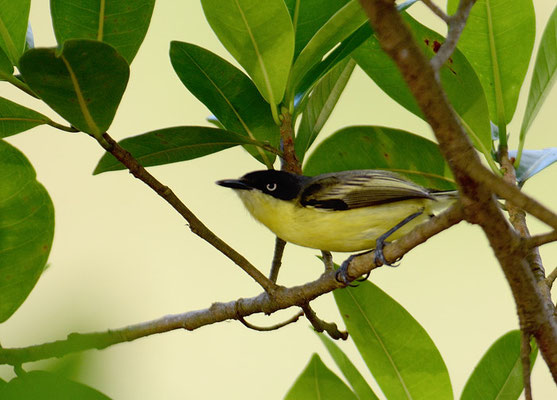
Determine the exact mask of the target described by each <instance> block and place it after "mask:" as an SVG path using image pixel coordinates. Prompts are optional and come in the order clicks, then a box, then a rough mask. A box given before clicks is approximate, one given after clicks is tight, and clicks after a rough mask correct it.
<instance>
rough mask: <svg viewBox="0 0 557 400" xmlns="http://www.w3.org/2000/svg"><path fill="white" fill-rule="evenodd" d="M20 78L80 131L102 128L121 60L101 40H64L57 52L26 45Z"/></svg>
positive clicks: (119, 87)
mask: <svg viewBox="0 0 557 400" xmlns="http://www.w3.org/2000/svg"><path fill="white" fill-rule="evenodd" d="M20 70H21V74H22V75H23V78H24V79H25V82H26V83H27V84H28V85H29V86H30V87H31V89H33V91H34V92H35V93H37V94H38V95H39V96H40V97H41V99H42V100H44V101H45V103H47V104H48V105H49V106H50V107H52V108H53V109H54V111H56V112H57V113H58V114H60V115H61V116H62V117H63V118H65V119H66V120H67V121H68V122H70V123H71V124H72V125H73V126H75V127H76V128H78V129H79V130H81V131H83V132H87V133H90V134H92V135H94V136H100V135H101V134H102V133H104V132H105V131H106V130H107V129H108V127H109V126H110V124H111V123H112V120H113V118H114V115H115V114H116V109H117V108H118V104H119V103H120V100H121V98H122V95H123V94H124V90H125V88H126V85H127V83H128V77H129V67H128V64H127V63H126V61H125V60H124V59H123V58H122V57H121V56H120V55H119V54H118V53H117V52H116V50H114V48H113V47H112V46H110V45H108V44H106V43H102V42H97V41H93V40H68V41H66V42H65V43H64V47H63V48H62V52H59V51H57V50H56V49H54V48H49V49H45V48H42V49H39V48H37V49H32V50H29V51H28V52H26V53H25V54H24V55H23V57H22V58H21V60H20Z"/></svg>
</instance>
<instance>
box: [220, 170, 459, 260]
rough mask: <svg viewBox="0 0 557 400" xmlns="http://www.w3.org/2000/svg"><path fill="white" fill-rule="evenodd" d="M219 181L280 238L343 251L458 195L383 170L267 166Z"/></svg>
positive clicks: (368, 244) (402, 226)
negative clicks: (300, 170)
mask: <svg viewBox="0 0 557 400" xmlns="http://www.w3.org/2000/svg"><path fill="white" fill-rule="evenodd" d="M217 184H219V185H221V186H225V187H229V188H232V189H234V191H235V192H236V193H237V194H238V196H240V199H241V200H242V202H243V203H244V205H245V206H246V208H247V209H248V211H249V212H250V214H251V215H252V216H253V217H254V218H255V219H257V220H258V221H259V222H261V223H262V224H264V225H265V226H266V227H267V228H269V229H270V230H271V231H272V232H273V233H275V235H277V236H278V237H279V238H281V239H283V240H285V241H287V242H291V243H294V244H297V245H300V246H304V247H311V248H314V249H319V250H324V251H339V252H356V251H362V250H370V249H373V248H376V247H377V246H376V242H377V240H378V239H381V236H382V235H384V234H386V233H387V232H389V231H391V232H390V234H389V235H388V239H389V240H390V241H392V240H395V239H397V238H399V237H401V236H403V235H405V234H407V233H408V232H409V231H410V230H412V229H413V228H414V227H415V226H416V225H418V224H420V223H423V222H425V221H426V220H427V219H429V218H430V217H431V216H432V215H433V214H434V213H435V212H437V211H440V210H442V209H444V208H446V207H447V206H448V205H450V203H451V202H453V201H454V200H455V199H456V196H457V193H456V192H454V191H452V192H440V191H435V190H430V189H426V188H423V187H421V186H419V185H417V184H415V183H412V182H410V181H408V180H407V179H405V178H403V177H401V176H400V175H397V174H394V173H392V172H388V171H382V170H353V171H342V172H333V173H328V174H322V175H317V176H314V177H309V176H303V175H295V174H291V173H288V172H284V171H275V170H263V171H255V172H250V173H248V174H246V175H244V176H243V177H241V178H240V179H227V180H221V181H218V182H217ZM384 239H386V237H384V238H383V240H384ZM380 248H382V243H381V247H380ZM376 253H377V251H376ZM380 257H382V254H380ZM380 259H381V258H380ZM382 261H384V259H383V260H382Z"/></svg>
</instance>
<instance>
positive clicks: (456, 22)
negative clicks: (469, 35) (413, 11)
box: [422, 0, 476, 71]
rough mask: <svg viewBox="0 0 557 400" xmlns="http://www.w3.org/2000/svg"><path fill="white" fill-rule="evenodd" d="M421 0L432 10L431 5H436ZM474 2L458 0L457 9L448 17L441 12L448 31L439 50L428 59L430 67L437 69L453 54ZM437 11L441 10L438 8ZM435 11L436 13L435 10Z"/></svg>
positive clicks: (472, 0) (471, 0) (426, 0)
mask: <svg viewBox="0 0 557 400" xmlns="http://www.w3.org/2000/svg"><path fill="white" fill-rule="evenodd" d="M422 1H423V2H424V3H425V4H426V5H428V7H429V8H430V9H431V10H432V11H433V12H435V10H434V8H432V6H434V7H435V8H436V7H437V6H435V5H434V4H432V3H431V2H430V1H428V0H422ZM428 3H430V4H428ZM474 3H476V0H460V3H459V4H458V9H457V11H456V13H455V14H454V15H451V16H450V17H449V16H447V15H446V14H445V13H443V15H444V16H445V17H446V19H445V18H442V19H443V20H444V21H445V22H446V23H447V25H448V26H449V31H448V33H447V38H446V39H445V42H444V43H443V45H442V46H441V47H440V48H439V51H438V52H437V54H435V57H433V58H432V59H431V61H430V63H431V67H432V68H433V70H434V71H439V70H440V69H441V67H442V66H443V65H444V64H445V63H446V62H447V60H448V59H449V57H450V56H451V55H452V54H453V52H454V50H455V48H456V44H457V43H458V39H460V35H461V34H462V31H463V30H464V27H465V26H466V20H467V19H468V15H469V14H470V10H471V9H472V6H473V5H474ZM439 12H442V11H441V10H439ZM435 13H436V14H437V12H435ZM437 15H439V14H437Z"/></svg>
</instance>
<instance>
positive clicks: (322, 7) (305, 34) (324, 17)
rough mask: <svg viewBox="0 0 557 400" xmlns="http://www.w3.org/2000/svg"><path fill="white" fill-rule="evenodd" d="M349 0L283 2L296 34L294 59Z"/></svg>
mask: <svg viewBox="0 0 557 400" xmlns="http://www.w3.org/2000/svg"><path fill="white" fill-rule="evenodd" d="M348 1H349V0H328V1H323V0H285V1H284V3H285V4H286V7H288V12H289V13H290V17H291V18H292V24H293V25H294V32H295V33H296V47H295V51H294V58H296V57H297V56H298V54H300V51H302V49H303V48H304V47H305V46H306V44H307V43H308V42H309V41H310V39H311V38H312V37H313V35H315V33H316V32H317V31H318V30H319V29H320V28H321V27H322V26H323V25H324V24H325V23H326V22H327V21H328V20H329V18H331V17H332V16H333V15H334V14H335V13H336V12H337V11H338V10H339V9H340V8H342V7H343V6H344V5H345V4H346V3H348Z"/></svg>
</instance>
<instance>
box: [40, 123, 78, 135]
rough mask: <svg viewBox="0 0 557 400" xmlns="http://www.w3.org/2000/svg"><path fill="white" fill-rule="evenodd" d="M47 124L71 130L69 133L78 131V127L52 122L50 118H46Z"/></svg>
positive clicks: (63, 129) (66, 130)
mask: <svg viewBox="0 0 557 400" xmlns="http://www.w3.org/2000/svg"><path fill="white" fill-rule="evenodd" d="M47 124H48V125H50V126H52V127H54V128H56V129H60V130H62V131H65V132H71V133H76V132H79V129H77V128H75V127H73V126H66V125H62V124H59V123H58V122H54V121H52V120H48V122H47Z"/></svg>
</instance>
